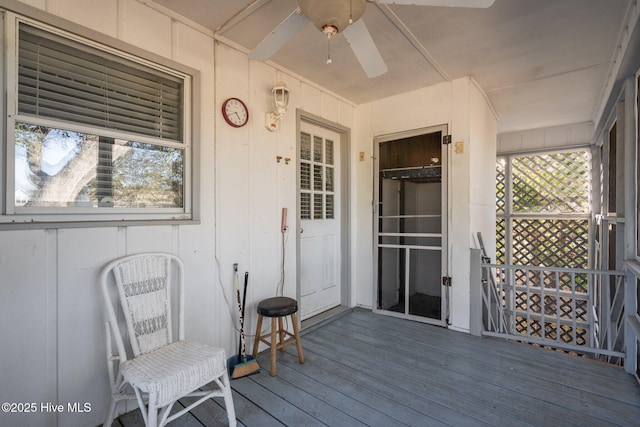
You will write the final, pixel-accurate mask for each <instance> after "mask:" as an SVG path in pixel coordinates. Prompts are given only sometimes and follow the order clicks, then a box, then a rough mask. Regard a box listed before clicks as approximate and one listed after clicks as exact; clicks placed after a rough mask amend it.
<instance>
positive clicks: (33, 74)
mask: <svg viewBox="0 0 640 427" xmlns="http://www.w3.org/2000/svg"><path fill="white" fill-rule="evenodd" d="M16 33H17V35H18V36H17V43H16V54H15V60H14V63H11V62H10V63H9V65H10V66H12V67H14V75H15V78H16V79H17V82H16V83H17V84H15V85H13V84H12V83H9V84H8V85H7V87H8V88H9V90H12V89H11V88H15V89H13V90H15V93H13V97H12V98H13V99H15V100H16V102H15V105H13V106H8V109H12V108H13V109H14V110H15V114H9V126H8V128H9V129H14V135H13V153H14V156H13V158H14V164H13V170H14V188H13V193H14V205H13V212H10V213H15V214H34V213H36V214H48V213H78V214H93V213H98V214H114V215H122V214H127V213H134V214H135V215H136V216H135V218H136V219H144V216H140V215H139V214H140V213H145V212H148V213H153V214H154V216H153V218H154V219H155V218H160V219H161V218H162V214H166V215H167V216H168V217H170V218H175V217H176V216H177V215H176V214H182V215H180V216H179V217H180V218H189V217H190V209H189V206H190V203H189V200H188V194H187V193H186V191H185V188H188V184H189V183H188V182H187V181H186V179H187V176H188V175H187V174H186V172H185V171H186V170H187V168H188V165H189V159H188V158H187V156H186V153H187V152H188V148H189V146H190V143H189V140H188V137H187V135H188V134H189V132H188V130H186V129H185V125H184V124H185V123H188V122H189V120H188V119H186V118H185V111H186V110H188V109H186V108H185V107H184V106H185V102H186V97H187V96H186V95H188V93H187V90H186V88H190V76H188V75H186V74H184V73H180V72H178V71H175V70H169V69H166V68H164V67H161V66H159V65H158V66H157V67H156V66H155V64H151V63H149V62H148V61H144V60H142V59H140V60H137V59H132V58H131V57H130V56H128V55H124V54H123V55H120V54H119V53H118V52H114V51H113V50H111V49H108V48H106V47H105V48H103V47H102V46H99V45H97V44H96V43H93V42H88V41H87V42H86V43H83V42H81V41H80V39H79V38H78V37H68V35H66V34H63V33H54V32H52V31H49V30H47V29H44V28H39V27H37V26H35V25H31V24H30V23H25V22H20V23H19V24H18V31H17V32H16ZM9 56H11V55H9ZM7 211H11V209H7ZM158 214H160V216H158ZM90 219H92V220H93V218H90Z"/></svg>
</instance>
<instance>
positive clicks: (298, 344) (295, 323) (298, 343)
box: [291, 313, 304, 363]
mask: <svg viewBox="0 0 640 427" xmlns="http://www.w3.org/2000/svg"><path fill="white" fill-rule="evenodd" d="M291 321H292V322H293V334H294V335H295V337H296V348H297V349H298V360H299V361H300V363H304V353H303V352H302V341H301V340H300V331H299V330H298V319H297V318H296V314H295V313H291Z"/></svg>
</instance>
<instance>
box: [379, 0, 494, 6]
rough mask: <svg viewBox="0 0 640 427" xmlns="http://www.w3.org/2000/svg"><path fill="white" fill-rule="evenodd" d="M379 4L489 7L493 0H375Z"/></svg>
mask: <svg viewBox="0 0 640 427" xmlns="http://www.w3.org/2000/svg"><path fill="white" fill-rule="evenodd" d="M375 2H376V3H380V4H406V5H412V6H413V5H415V6H445V7H447V6H448V7H490V6H491V5H492V4H493V3H494V2H495V0H376V1H375Z"/></svg>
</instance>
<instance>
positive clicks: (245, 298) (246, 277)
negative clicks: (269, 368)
mask: <svg viewBox="0 0 640 427" xmlns="http://www.w3.org/2000/svg"><path fill="white" fill-rule="evenodd" d="M248 283H249V272H248V271H246V272H245V273H244V290H243V292H242V293H243V295H242V310H241V311H240V319H241V320H240V325H241V327H240V335H241V338H240V342H241V344H242V357H243V358H244V359H246V358H247V348H246V345H245V341H244V327H243V326H244V307H245V305H246V303H247V284H248Z"/></svg>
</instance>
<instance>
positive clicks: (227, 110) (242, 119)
mask: <svg viewBox="0 0 640 427" xmlns="http://www.w3.org/2000/svg"><path fill="white" fill-rule="evenodd" d="M222 117H224V120H225V121H226V122H227V123H228V124H229V126H233V127H234V128H239V127H242V126H244V125H246V124H247V122H248V121H249V109H248V108H247V106H246V105H245V104H244V102H242V101H241V100H239V99H238V98H229V99H227V100H226V101H224V103H223V104H222Z"/></svg>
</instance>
